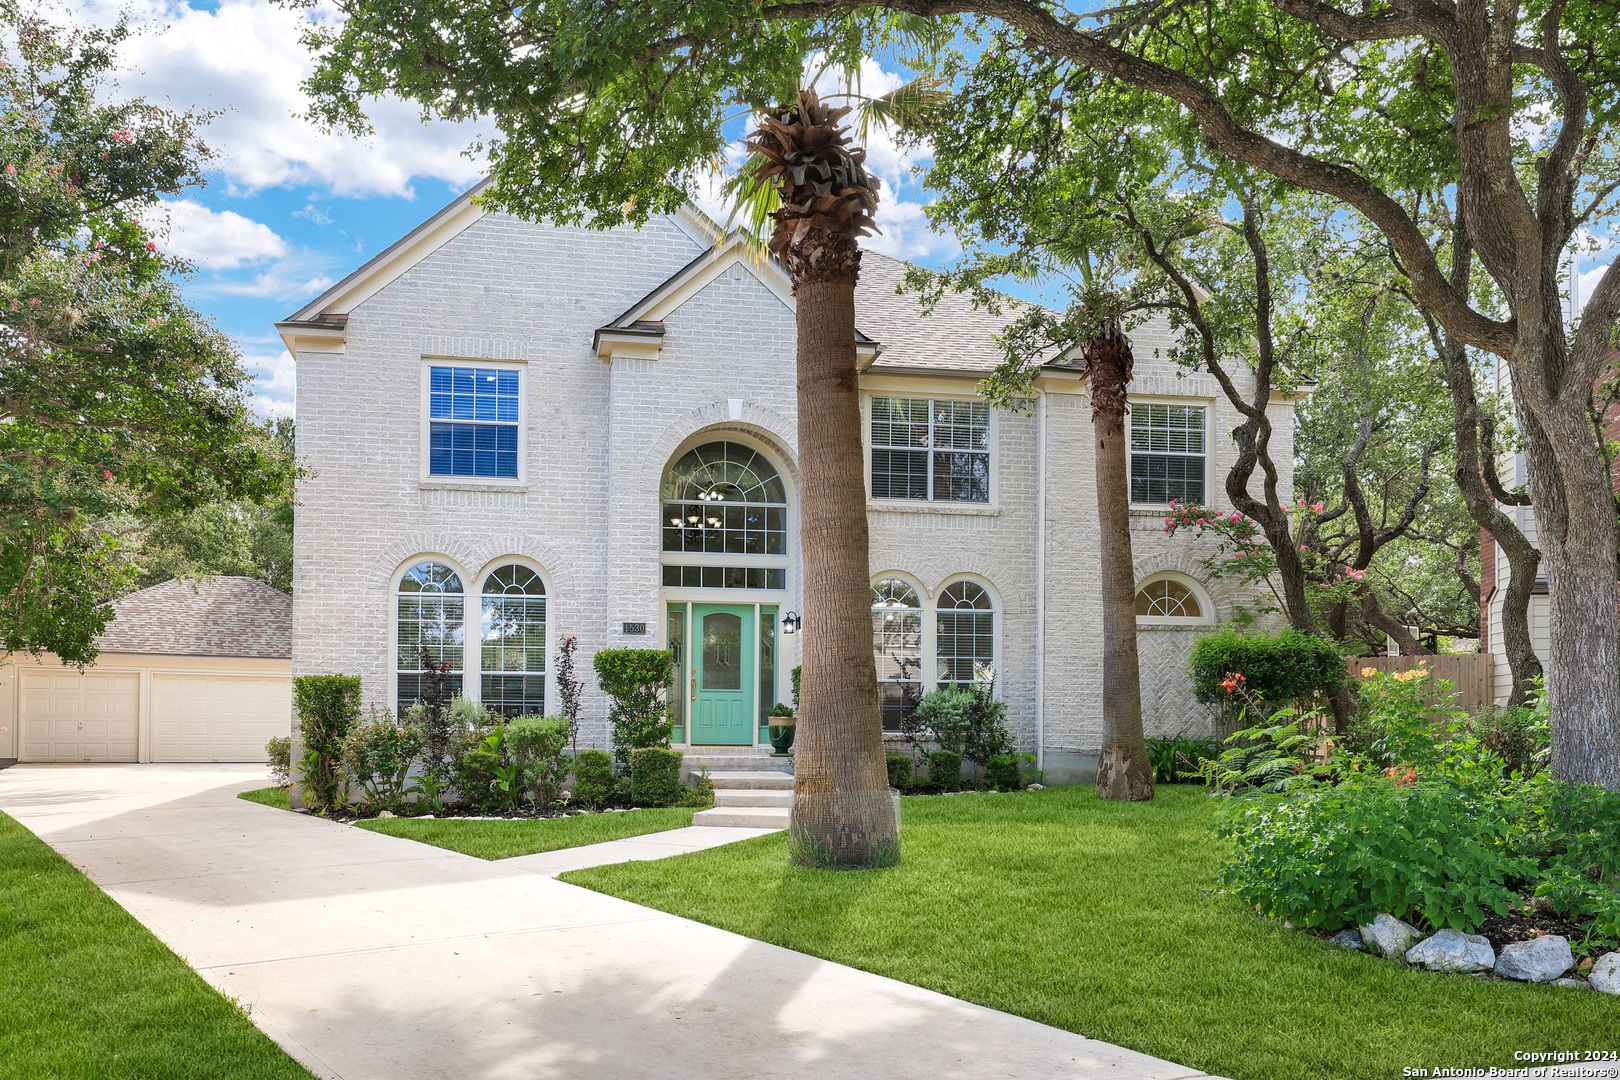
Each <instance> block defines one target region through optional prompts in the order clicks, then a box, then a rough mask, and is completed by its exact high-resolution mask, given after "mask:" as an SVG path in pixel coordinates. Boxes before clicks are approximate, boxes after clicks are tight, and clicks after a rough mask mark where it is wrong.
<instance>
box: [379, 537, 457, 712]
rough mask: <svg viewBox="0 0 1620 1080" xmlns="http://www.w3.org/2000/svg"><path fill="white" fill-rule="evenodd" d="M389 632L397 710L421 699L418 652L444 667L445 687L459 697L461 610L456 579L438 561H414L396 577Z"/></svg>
mask: <svg viewBox="0 0 1620 1080" xmlns="http://www.w3.org/2000/svg"><path fill="white" fill-rule="evenodd" d="M396 600H397V604H396V614H397V619H396V626H395V634H394V645H395V647H394V654H395V660H394V664H395V670H396V672H397V674H398V677H399V707H400V709H401V710H402V711H403V710H404V709H408V708H410V707H411V706H412V705H413V704H415V703H416V700H417V698H419V697H421V696H422V682H423V674H422V672H423V667H422V664H423V650H424V649H425V650H427V656H428V658H430V659H431V660H432V661H433V662H434V663H439V664H444V665H446V666H447V667H448V668H449V670H448V671H447V672H446V676H447V681H446V688H447V690H448V691H449V692H450V693H452V694H459V693H461V672H462V648H463V645H464V644H465V641H466V607H465V598H464V597H463V595H462V588H461V578H460V577H459V576H458V575H457V574H456V572H455V571H454V570H453V569H451V568H450V567H448V566H446V565H445V564H444V563H440V562H420V563H417V564H416V565H415V566H413V567H411V568H410V569H409V570H407V571H405V575H404V576H403V577H401V578H400V579H399V589H398V592H397V593H396Z"/></svg>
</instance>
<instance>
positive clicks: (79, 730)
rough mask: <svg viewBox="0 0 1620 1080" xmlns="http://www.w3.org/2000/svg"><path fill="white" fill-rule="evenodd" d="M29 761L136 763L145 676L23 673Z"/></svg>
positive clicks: (22, 750)
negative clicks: (142, 686) (136, 743)
mask: <svg viewBox="0 0 1620 1080" xmlns="http://www.w3.org/2000/svg"><path fill="white" fill-rule="evenodd" d="M18 678H19V680H20V682H21V685H20V687H19V690H20V691H21V692H20V693H19V694H18V695H17V697H18V726H19V727H20V728H21V729H22V739H21V745H20V746H19V748H18V757H19V758H20V759H21V760H23V761H134V760H135V742H136V732H137V728H138V727H139V721H140V708H141V677H140V674H139V673H138V672H134V671H93V670H92V671H87V672H84V673H82V674H81V673H80V672H77V671H29V670H28V669H26V668H22V669H20V670H19V671H18Z"/></svg>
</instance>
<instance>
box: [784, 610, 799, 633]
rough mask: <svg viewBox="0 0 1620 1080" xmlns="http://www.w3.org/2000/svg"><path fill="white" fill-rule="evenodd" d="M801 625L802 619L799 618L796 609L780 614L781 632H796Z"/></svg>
mask: <svg viewBox="0 0 1620 1080" xmlns="http://www.w3.org/2000/svg"><path fill="white" fill-rule="evenodd" d="M803 625H804V620H803V619H801V618H799V613H798V612H796V611H790V612H788V613H787V614H786V615H784V616H782V633H784V634H797V633H798V632H799V627H800V626H803Z"/></svg>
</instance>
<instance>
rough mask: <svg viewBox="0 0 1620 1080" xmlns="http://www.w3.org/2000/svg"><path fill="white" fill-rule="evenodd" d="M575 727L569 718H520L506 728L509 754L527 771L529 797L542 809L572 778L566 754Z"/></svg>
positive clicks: (525, 776)
mask: <svg viewBox="0 0 1620 1080" xmlns="http://www.w3.org/2000/svg"><path fill="white" fill-rule="evenodd" d="M573 732H574V726H573V724H571V723H570V722H569V720H568V717H566V716H536V715H532V714H531V715H526V716H519V717H517V718H516V719H514V720H511V721H509V722H508V723H507V725H506V741H505V745H506V751H507V753H508V754H510V755H511V757H512V760H513V761H515V762H517V763H518V765H519V766H520V767H521V768H522V770H523V775H524V778H525V780H526V781H527V783H528V789H529V794H530V795H532V796H533V797H534V801H535V802H537V803H539V804H540V805H541V806H545V805H546V804H547V803H551V802H555V801H556V799H557V798H558V796H559V795H560V793H561V792H562V785H563V781H564V780H566V779H567V778H568V758H566V757H565V756H564V755H563V751H564V750H566V749H568V742H569V740H570V739H571V738H572V737H573Z"/></svg>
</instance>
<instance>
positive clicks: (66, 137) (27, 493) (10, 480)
mask: <svg viewBox="0 0 1620 1080" xmlns="http://www.w3.org/2000/svg"><path fill="white" fill-rule="evenodd" d="M127 32H128V31H127V28H126V27H125V26H123V25H122V24H120V25H118V26H115V27H112V28H110V29H101V30H79V29H72V30H70V29H67V28H63V27H60V26H57V25H55V24H53V23H52V22H50V21H49V20H47V19H45V18H43V17H41V16H39V15H37V14H23V13H22V12H21V11H20V10H19V9H18V8H17V7H16V6H15V5H13V4H9V3H8V4H6V5H4V6H0V39H3V43H4V44H3V48H4V66H3V67H0V326H3V327H4V334H3V339H0V593H3V596H0V646H3V647H4V648H5V649H7V650H31V651H41V650H49V651H52V652H55V653H56V654H57V655H58V656H60V657H61V658H62V659H64V660H66V661H69V662H85V661H88V660H90V659H92V658H93V657H94V655H95V650H94V645H93V638H94V637H95V635H96V634H97V633H99V632H100V631H101V630H102V629H103V627H104V626H105V624H106V620H107V618H108V617H109V615H110V612H111V609H110V608H109V607H107V606H106V604H105V600H106V598H107V597H109V596H111V595H115V594H116V593H117V592H119V591H120V590H121V589H122V587H123V586H124V585H125V584H126V583H127V581H128V580H129V578H130V577H131V575H132V574H133V572H134V571H133V567H132V566H131V564H130V563H129V562H128V561H127V560H125V559H122V558H120V556H119V549H120V544H121V543H122V540H123V534H124V532H125V529H126V524H125V523H127V522H128V521H129V520H130V519H137V520H151V519H156V518H161V517H164V516H168V515H173V514H179V513H184V512H186V511H188V510H190V509H192V508H194V507H196V506H198V505H201V504H203V503H205V502H208V501H211V500H215V499H220V498H264V497H269V496H271V495H272V494H274V493H276V492H278V491H281V490H284V489H285V486H286V484H287V482H288V480H289V479H290V476H291V472H290V463H289V461H288V460H287V459H286V457H285V456H284V455H280V454H277V453H276V452H275V450H274V448H273V447H272V445H271V437H270V433H269V432H268V431H267V430H266V429H265V427H264V425H262V424H261V423H260V422H259V421H258V420H257V419H256V418H255V416H254V415H253V413H252V412H251V411H250V409H249V407H248V398H247V389H248V385H249V376H248V374H247V373H246V371H244V370H243V368H242V365H241V362H240V359H239V357H238V356H237V354H236V351H235V349H234V348H233V347H232V346H231V344H230V342H229V341H228V340H227V339H225V337H224V336H223V335H221V334H220V333H219V332H218V331H217V330H215V329H214V327H213V326H212V325H211V324H210V323H209V322H208V320H207V319H205V318H204V317H203V316H201V315H200V314H198V313H197V312H196V311H195V310H193V309H192V308H190V307H189V306H187V304H186V303H185V301H184V299H183V298H182V296H181V292H180V286H179V284H178V282H177V280H176V279H177V275H180V274H183V273H184V272H185V271H186V270H187V269H188V267H186V265H185V264H183V263H181V262H179V261H177V260H174V259H171V258H168V257H166V256H164V255H162V254H161V253H160V252H159V251H158V250H157V243H156V239H157V238H156V237H155V236H154V235H153V232H152V230H151V229H150V228H149V227H148V226H146V225H144V224H143V223H142V221H141V218H142V216H143V215H149V214H150V213H151V212H152V210H153V208H154V205H155V203H156V201H157V199H158V198H159V197H161V196H164V195H175V194H178V193H180V192H182V191H184V190H186V189H188V188H190V187H194V186H196V185H198V184H200V183H201V182H202V175H201V169H202V166H203V162H204V161H205V160H206V158H207V153H208V151H207V148H206V146H205V145H204V144H203V143H202V142H201V141H200V139H199V136H198V127H199V124H200V122H201V120H202V118H201V117H199V116H196V115H194V114H189V113H175V112H171V111H167V110H164V109H161V108H158V107H156V106H154V105H151V104H149V103H147V102H145V101H142V100H121V99H118V98H117V96H116V94H115V93H114V92H113V87H112V86H111V85H110V83H109V80H108V73H109V71H110V70H111V68H112V66H113V63H114V51H115V49H116V48H117V45H118V43H119V42H120V41H121V40H123V38H124V37H125V36H126V35H127Z"/></svg>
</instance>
